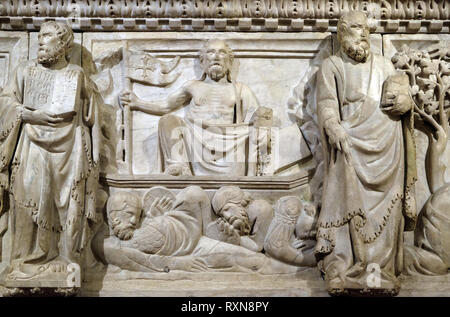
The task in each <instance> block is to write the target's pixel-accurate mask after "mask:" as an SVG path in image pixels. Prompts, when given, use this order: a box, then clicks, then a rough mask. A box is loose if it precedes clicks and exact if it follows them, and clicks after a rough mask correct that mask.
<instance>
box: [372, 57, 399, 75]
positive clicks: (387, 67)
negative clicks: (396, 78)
mask: <svg viewBox="0 0 450 317" xmlns="http://www.w3.org/2000/svg"><path fill="white" fill-rule="evenodd" d="M373 59H374V60H373V64H374V65H375V66H376V67H381V69H382V70H383V72H385V73H387V74H392V73H393V72H395V67H394V64H392V61H391V60H390V59H389V58H387V57H386V56H383V55H380V54H373Z"/></svg>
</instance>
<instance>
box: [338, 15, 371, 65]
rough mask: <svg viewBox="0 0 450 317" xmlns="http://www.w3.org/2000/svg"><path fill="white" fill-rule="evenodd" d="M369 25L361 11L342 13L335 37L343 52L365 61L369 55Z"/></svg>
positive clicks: (358, 60) (356, 59) (357, 59)
mask: <svg viewBox="0 0 450 317" xmlns="http://www.w3.org/2000/svg"><path fill="white" fill-rule="evenodd" d="M369 35H370V32H369V26H368V22H367V17H366V15H365V14H364V13H363V12H361V11H352V12H349V13H347V14H344V15H343V16H342V17H341V18H340V19H339V22H338V26H337V37H338V41H339V43H340V44H341V47H342V49H343V51H344V52H345V54H347V55H348V56H349V57H350V58H352V59H354V60H355V61H357V62H365V61H366V60H367V57H368V56H369V53H370V51H369V49H370V44H369Z"/></svg>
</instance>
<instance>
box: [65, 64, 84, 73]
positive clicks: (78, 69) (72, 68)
mask: <svg viewBox="0 0 450 317" xmlns="http://www.w3.org/2000/svg"><path fill="white" fill-rule="evenodd" d="M66 69H67V70H70V71H76V72H79V73H80V74H82V75H85V71H84V69H83V68H82V67H81V66H79V65H77V64H71V63H69V64H67V68H66Z"/></svg>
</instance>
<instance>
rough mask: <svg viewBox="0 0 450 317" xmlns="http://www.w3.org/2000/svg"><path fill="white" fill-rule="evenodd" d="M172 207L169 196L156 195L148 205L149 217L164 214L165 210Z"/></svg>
mask: <svg viewBox="0 0 450 317" xmlns="http://www.w3.org/2000/svg"><path fill="white" fill-rule="evenodd" d="M171 209H172V199H171V198H170V197H166V196H164V197H158V198H156V199H155V201H154V202H153V203H152V205H151V207H150V215H151V217H157V216H161V215H164V214H165V213H166V212H167V211H170V210H171Z"/></svg>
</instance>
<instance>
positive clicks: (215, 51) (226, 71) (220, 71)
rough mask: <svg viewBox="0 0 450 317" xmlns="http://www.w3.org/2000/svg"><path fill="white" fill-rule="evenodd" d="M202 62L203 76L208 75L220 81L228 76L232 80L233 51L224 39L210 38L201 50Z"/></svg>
mask: <svg viewBox="0 0 450 317" xmlns="http://www.w3.org/2000/svg"><path fill="white" fill-rule="evenodd" d="M200 63H201V65H202V67H203V78H202V79H205V78H206V76H208V77H210V78H211V79H212V80H215V81H219V80H220V79H222V78H224V77H226V79H227V80H228V81H229V82H231V67H232V65H233V51H232V50H231V48H230V47H229V46H228V45H227V43H225V41H222V40H210V41H208V42H206V43H205V45H204V46H203V48H202V49H201V50H200Z"/></svg>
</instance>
